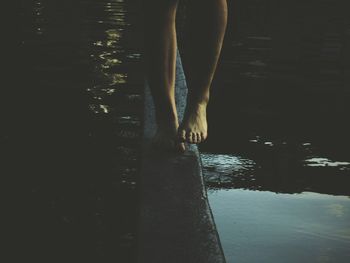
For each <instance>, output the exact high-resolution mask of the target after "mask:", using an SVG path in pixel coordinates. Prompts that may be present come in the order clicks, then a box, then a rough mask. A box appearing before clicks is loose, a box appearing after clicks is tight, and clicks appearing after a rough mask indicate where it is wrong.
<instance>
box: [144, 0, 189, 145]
mask: <svg viewBox="0 0 350 263" xmlns="http://www.w3.org/2000/svg"><path fill="white" fill-rule="evenodd" d="M177 4H178V0H161V1H158V0H144V9H145V18H146V19H145V23H146V24H145V27H146V29H145V34H146V35H145V63H146V65H145V66H146V74H147V79H148V83H149V85H150V89H151V93H152V97H153V100H154V103H155V109H156V121H157V126H158V127H157V132H156V135H155V137H154V140H153V143H154V145H155V146H157V147H159V148H162V149H167V150H178V151H184V150H185V146H184V144H183V143H180V142H178V140H177V130H178V126H179V123H178V116H177V112H176V104H175V69H176V50H177V41H176V28H175V18H176V10H177Z"/></svg>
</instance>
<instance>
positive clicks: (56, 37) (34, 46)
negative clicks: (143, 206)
mask: <svg viewBox="0 0 350 263" xmlns="http://www.w3.org/2000/svg"><path fill="white" fill-rule="evenodd" d="M138 4H139V3H138V1H133V2H132V3H130V2H129V1H123V0H102V1H90V0H82V1H69V0H62V1H48V0H40V1H39V0H35V1H24V2H23V16H22V20H21V24H22V25H23V34H22V35H21V37H22V38H23V39H22V41H21V42H22V43H23V45H22V49H23V50H22V51H23V52H22V53H21V54H24V57H23V58H21V60H20V61H21V62H20V63H22V61H23V63H25V66H23V68H24V70H23V72H18V73H17V75H18V76H21V78H20V79H21V80H20V85H18V88H17V89H16V91H15V92H14V91H6V92H7V93H6V94H7V95H8V96H5V97H7V98H8V101H7V102H5V106H6V105H7V106H10V105H16V107H15V109H14V111H13V112H12V113H11V116H10V117H8V123H7V122H5V126H6V127H8V128H7V129H6V130H5V131H1V138H6V140H5V141H4V144H3V145H2V146H3V147H2V149H1V151H4V152H7V153H6V155H7V156H9V157H8V159H9V160H8V164H9V167H16V166H14V163H16V162H21V163H23V166H22V167H18V165H17V167H18V168H12V169H9V170H12V171H13V173H14V174H16V176H20V175H29V174H30V176H27V177H26V178H25V179H23V180H22V181H23V182H25V184H26V188H28V189H27V190H28V191H27V192H28V193H27V192H25V193H24V192H23V193H21V194H20V196H21V197H25V198H23V200H26V201H25V202H26V206H27V208H26V211H27V210H28V213H27V215H26V216H23V218H27V219H26V222H25V223H24V224H25V225H28V229H30V230H28V232H29V233H28V235H26V236H28V242H27V245H26V248H24V250H25V251H28V254H27V256H26V259H25V260H29V261H30V259H31V258H35V259H36V261H38V262H111V261H122V262H131V261H132V259H133V253H132V251H133V248H134V245H135V233H136V232H135V231H136V230H135V229H136V228H135V225H136V220H137V202H136V199H137V196H136V194H135V190H136V176H137V167H138V160H139V145H140V136H141V119H140V116H142V97H141V95H140V94H142V90H143V83H142V81H143V78H142V77H141V76H142V75H141V71H140V65H139V61H140V48H141V47H140V43H141V41H139V40H138V38H139V35H140V34H139V32H138V27H137V24H138V17H137V13H138V10H139V9H138V8H139V6H138ZM16 52H17V51H16ZM19 68H21V67H19ZM23 87H25V88H23ZM7 106H6V107H7ZM6 107H5V108H6ZM7 108H9V107H7ZM19 120H22V121H19ZM24 127H29V128H25V129H24ZM2 133H4V135H3V134H2ZM11 153H13V154H12V156H13V158H12V157H11ZM16 153H21V156H18V154H16ZM28 215H29V216H28ZM29 239H30V241H29ZM24 254H25V253H24ZM53 255H55V256H53ZM53 257H55V258H53ZM20 261H23V260H19V261H18V262H20Z"/></svg>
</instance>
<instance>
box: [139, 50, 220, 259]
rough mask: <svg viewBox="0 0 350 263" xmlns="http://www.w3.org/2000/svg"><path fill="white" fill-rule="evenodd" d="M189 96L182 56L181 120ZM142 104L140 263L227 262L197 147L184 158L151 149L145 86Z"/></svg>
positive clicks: (153, 126) (178, 96) (149, 102)
mask: <svg viewBox="0 0 350 263" xmlns="http://www.w3.org/2000/svg"><path fill="white" fill-rule="evenodd" d="M186 96H187V87H186V80H185V76H184V72H183V69H182V64H181V59H180V57H179V54H178V59H177V65H176V104H177V109H178V114H179V119H180V121H181V119H182V117H183V113H184V109H185V106H186ZM144 104H145V115H144V135H143V155H142V164H141V173H140V180H139V182H140V184H139V185H140V187H139V188H140V190H139V198H140V199H139V200H140V218H139V230H138V255H137V258H138V262H140V263H141V262H142V263H148V262H152V263H157V262H162V263H165V262H166V263H172V262H174V263H175V262H176V263H179V262H182V263H186V262H190V263H196V262H198V263H199V262H201V263H205V262H213V263H216V262H217V263H222V262H225V257H224V254H223V250H222V247H221V244H220V240H219V236H218V233H217V229H216V226H215V222H214V219H213V215H212V212H211V209H210V206H209V203H208V199H207V194H206V189H205V185H204V180H203V176H202V166H201V159H200V154H199V151H198V148H197V147H196V146H195V145H187V148H188V150H187V151H186V153H185V154H176V153H164V152H158V151H156V150H154V149H152V147H150V139H151V138H152V137H153V135H154V133H155V130H156V124H155V116H154V105H153V101H152V97H151V95H150V90H149V88H148V86H147V83H146V85H145V96H144Z"/></svg>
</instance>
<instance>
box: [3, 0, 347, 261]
mask: <svg viewBox="0 0 350 263" xmlns="http://www.w3.org/2000/svg"><path fill="white" fill-rule="evenodd" d="M140 2H141V1H140V0H129V1H124V0H114V1H112V0H109V1H107V0H101V1H92V0H85V1H83V0H77V1H69V0H62V1H49V0H42V1H38V0H37V1H34V0H30V1H19V3H20V10H19V13H20V24H21V31H20V34H17V35H16V39H17V38H18V39H19V43H20V47H19V48H17V46H13V47H11V48H10V49H9V50H7V53H8V55H9V56H10V60H11V62H12V63H13V64H14V65H15V66H14V67H12V68H11V74H10V75H9V76H10V78H11V82H10V85H8V86H7V88H5V89H4V91H3V96H1V106H2V108H3V110H2V111H1V118H2V120H3V125H2V128H1V133H0V134H1V149H0V151H1V156H2V160H3V165H2V168H1V169H2V170H3V171H4V172H2V174H5V175H7V176H6V178H7V177H8V178H10V179H11V180H10V181H11V187H7V188H8V189H9V190H10V191H9V194H8V195H7V196H8V198H9V200H10V201H11V202H9V203H10V204H11V206H12V209H13V210H14V211H13V212H12V210H11V213H10V214H12V213H19V215H18V216H16V217H11V219H10V220H11V221H12V223H11V224H10V225H11V229H10V230H11V232H12V233H15V232H16V233H17V232H18V236H17V235H14V234H12V235H11V236H12V239H11V240H13V241H11V242H12V243H13V244H14V246H13V247H14V248H15V250H14V252H13V253H12V255H13V257H14V258H16V257H19V258H25V259H27V260H28V261H29V259H31V258H33V259H34V258H35V260H36V261H39V262H40V261H42V262H83V261H91V262H110V261H112V260H113V261H116V262H131V261H133V259H134V255H135V252H134V248H135V242H136V235H137V233H136V227H135V226H136V220H137V213H138V209H137V191H136V190H137V188H136V187H137V168H138V163H139V154H140V135H141V130H142V98H141V96H140V94H142V90H143V76H142V72H141V66H140V53H141V51H140V50H141V47H140V44H141V43H142V39H140V37H141V35H142V34H140V31H141V29H140V28H141V23H140V10H141V9H140ZM229 9H230V17H229V26H228V31H227V35H226V41H225V45H224V48H223V53H222V57H221V61H220V64H219V68H218V72H217V75H216V78H215V82H214V85H213V89H212V90H213V91H212V98H211V103H210V108H209V112H208V115H209V125H210V126H209V134H210V136H209V139H208V141H207V142H206V143H205V144H203V145H202V146H201V150H202V151H203V153H205V154H203V161H204V172H205V176H206V179H207V185H208V188H209V190H210V191H214V192H215V191H218V192H220V191H223V189H231V190H232V191H239V190H237V188H239V189H249V190H260V193H262V194H263V195H264V193H267V194H266V195H267V196H269V193H270V192H275V193H276V192H278V193H284V194H294V193H304V192H317V193H322V194H326V195H327V196H328V197H331V196H334V195H342V196H348V195H349V188H348V187H347V186H348V185H349V180H350V179H349V178H350V175H349V164H348V162H350V154H349V145H350V143H349V142H350V140H349V136H348V134H349V132H350V129H349V125H348V121H347V120H348V118H349V112H350V108H349V107H350V106H349V105H350V104H349V103H348V101H349V98H350V91H349V87H350V77H349V58H350V44H349V43H350V21H349V17H348V15H347V12H346V10H347V9H346V4H345V1H341V0H336V1H330V0H322V1H316V0H308V1H277V0H269V1H261V0H249V1H240V0H237V1H229ZM181 10H182V8H181ZM180 36H181V34H180ZM12 185H13V187H12ZM220 189H221V190H220ZM231 190H230V191H231ZM242 191H245V190H242ZM266 191H268V192H266ZM210 193H211V192H210ZM220 193H224V192H220ZM235 193H236V192H233V195H230V194H228V195H225V194H223V195H221V194H217V195H220V198H218V199H215V198H212V197H214V196H215V195H211V194H210V195H209V197H210V201H211V202H212V207H213V211H214V216H215V217H216V221H217V222H218V228H219V231H220V234H221V233H230V235H229V238H230V237H232V236H233V235H234V234H233V233H231V232H230V231H228V230H229V229H235V228H232V225H230V224H225V223H220V222H222V221H221V219H222V218H225V217H227V218H231V217H230V216H231V215H232V213H233V212H235V211H236V210H234V209H232V210H230V209H225V211H228V212H229V213H228V214H225V213H220V211H219V210H220V209H221V208H222V207H224V204H230V202H232V200H233V199H234V198H236V197H235ZM245 194H247V198H248V199H249V198H252V199H253V200H254V198H259V197H256V196H255V194H256V192H250V191H247V192H243V194H242V195H243V197H242V198H243V199H244V198H245V197H244V195H245ZM238 195H239V194H238ZM238 195H236V196H237V198H238V197H239V196H238ZM221 196H222V198H221ZM282 199H283V198H282ZM282 199H280V200H282ZM287 199H288V198H287ZM291 199H293V198H291ZM302 199H303V198H300V199H298V200H302ZM304 199H305V200H306V199H307V198H304ZM215 200H216V201H215ZM237 200H239V198H238V199H237ZM249 200H250V199H249ZM268 200H270V199H268ZM283 200H284V199H283ZM283 200H282V201H281V203H280V204H286V206H287V207H291V208H292V207H293V204H291V203H288V202H287V203H285V201H283ZM12 202H13V205H12ZM272 202H274V201H272ZM278 202H279V201H278V200H277V203H278ZM305 202H306V204H308V201H305ZM327 202H328V201H327ZM252 203H253V204H254V202H252ZM216 204H218V205H216ZM266 204H269V203H266ZM270 204H271V203H270ZM250 205H251V204H250ZM243 206H246V207H248V205H247V204H246V205H245V204H243ZM22 207H23V209H20V208H22ZM250 207H252V208H254V206H250ZM270 207H271V206H270ZM296 207H297V206H296ZM345 207H348V206H347V205H345ZM217 209H219V210H217ZM346 209H347V208H346ZM253 210H254V209H253ZM253 210H249V209H246V210H243V212H244V211H246V212H247V213H246V214H244V213H243V212H242V216H241V217H237V220H238V222H244V220H246V219H247V218H249V217H250V216H251V215H250V213H254V211H253ZM216 211H219V212H218V213H217V214H216ZM230 211H231V212H232V213H230ZM267 211H269V210H267ZM320 211H321V209H320ZM332 211H333V210H332ZM236 212H237V211H236ZM319 213H321V212H319ZM300 214H301V218H303V215H304V216H305V218H306V219H305V220H315V221H316V222H317V218H316V215H317V214H318V212H315V216H314V217H308V215H307V213H306V210H305V209H304V210H302V211H301V212H300ZM220 215H222V216H220ZM343 215H344V216H345V218H346V217H348V214H347V213H346V212H344V213H343ZM286 216H288V215H287V214H286ZM12 218H16V219H12ZM310 218H311V219H310ZM343 218H344V217H343ZM266 220H267V221H268V220H269V218H267V219H266ZM282 220H283V219H277V221H275V222H279V223H281V222H282ZM264 222H266V221H264ZM264 222H262V224H263V223H264ZM290 222H292V223H291V225H293V222H295V221H290ZM327 222H328V223H327V224H329V225H328V226H333V227H334V228H336V227H337V226H338V225H337V224H338V223H337V221H335V220H333V221H332V220H331V219H329V220H327ZM332 222H334V223H332ZM322 224H325V223H324V222H323V223H322ZM327 224H326V225H327ZM332 224H333V225H332ZM291 225H281V228H285V229H288V227H290V226H291ZM12 226H13V227H12ZM345 228H347V229H348V225H346V226H345ZM268 229H269V228H267V230H268ZM323 229H324V228H323ZM330 229H332V228H330ZM327 231H328V232H327V233H328V234H329V232H331V231H332V230H327ZM267 232H269V231H267ZM311 232H312V231H311ZM314 232H315V231H314ZM314 232H312V233H311V234H314ZM293 233H294V232H293ZM293 233H291V232H289V234H291V236H293ZM264 234H266V233H262V235H264ZM243 236H244V235H243ZM248 236H249V235H248ZM226 237H227V235H226V236H225V237H222V239H223V240H226ZM346 238H348V236H346ZM334 239H335V240H336V241H335V243H332V244H340V243H341V246H342V245H343V243H342V240H340V239H339V237H334ZM9 240H10V239H9ZM276 240H278V239H276ZM240 241H242V240H240V239H237V240H236V241H234V243H233V246H235V247H237V244H239V243H240ZM284 241H285V240H284ZM11 242H9V243H11ZM223 242H226V241H223ZM285 242H286V241H285ZM337 242H338V243H337ZM339 242H340V243H339ZM344 242H345V241H344ZM253 243H254V242H253ZM253 243H251V244H250V243H247V246H250V245H251V246H253V245H254V246H256V245H257V244H259V242H258V243H254V244H253ZM286 243H288V242H286ZM225 244H228V246H229V247H230V246H231V245H232V243H230V241H228V242H226V243H225ZM225 244H224V248H225V253H226V254H227V255H228V254H229V255H233V256H234V257H236V258H237V257H238V255H237V253H236V252H237V250H232V249H231V250H230V249H228V250H227V246H226V245H225ZM241 244H243V243H241ZM313 244H315V243H313ZM327 244H328V243H327ZM317 246H318V245H317V244H315V247H317ZM310 249H311V248H310ZM296 250H297V248H295V247H292V248H291V250H289V251H288V252H289V253H290V252H291V251H296ZM18 251H22V253H18ZM242 251H243V250H242ZM260 251H263V252H262V253H265V252H266V250H265V251H264V250H260ZM279 251H280V252H281V253H282V254H283V253H284V252H283V251H285V250H283V248H280V250H279ZM340 251H343V250H340ZM231 252H232V253H231ZM340 253H342V254H341V255H345V253H343V252H340ZM252 255H259V253H258V252H257V253H256V254H252ZM266 255H269V253H266ZM320 257H321V256H320ZM326 257H328V258H329V261H332V258H333V257H332V254H327V255H325V256H324V257H321V260H324V261H320V262H327V261H325V258H326ZM298 260H299V259H298ZM14 262H19V261H18V260H14ZM242 262H243V261H242ZM250 262H251V261H250Z"/></svg>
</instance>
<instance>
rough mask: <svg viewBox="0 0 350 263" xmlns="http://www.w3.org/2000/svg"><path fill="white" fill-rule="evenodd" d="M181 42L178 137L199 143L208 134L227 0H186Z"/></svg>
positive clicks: (224, 26)
mask: <svg viewBox="0 0 350 263" xmlns="http://www.w3.org/2000/svg"><path fill="white" fill-rule="evenodd" d="M188 12H189V13H188V14H187V18H188V19H187V21H186V22H187V24H186V35H185V43H184V56H183V60H184V69H185V74H186V80H187V85H188V90H189V93H188V99H187V107H186V112H185V117H184V121H183V123H182V124H181V126H180V128H179V131H178V136H179V138H180V141H187V142H189V143H200V142H202V141H204V140H205V139H206V138H207V130H208V124H207V118H206V109H207V104H208V102H209V91H210V86H211V83H212V80H213V77H214V73H215V70H216V66H217V62H218V59H219V56H220V52H221V47H222V43H223V39H224V35H225V31H226V24H227V2H226V0H189V6H188Z"/></svg>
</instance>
